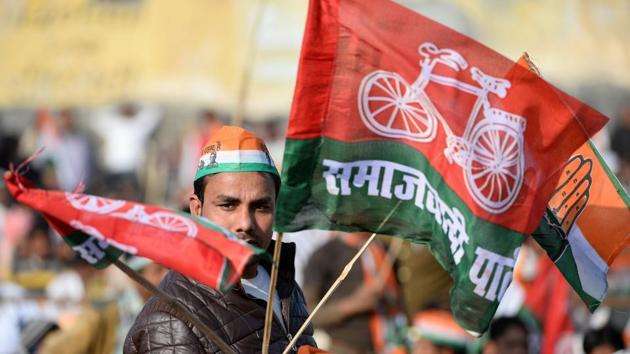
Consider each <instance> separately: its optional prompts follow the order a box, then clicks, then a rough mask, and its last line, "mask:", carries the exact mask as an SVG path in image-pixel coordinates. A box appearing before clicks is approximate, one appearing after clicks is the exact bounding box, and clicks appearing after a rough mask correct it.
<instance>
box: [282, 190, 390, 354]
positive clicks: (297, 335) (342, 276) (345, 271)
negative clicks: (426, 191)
mask: <svg viewBox="0 0 630 354" xmlns="http://www.w3.org/2000/svg"><path fill="white" fill-rule="evenodd" d="M401 202H402V200H399V201H398V203H397V204H396V206H395V207H394V209H392V211H390V212H389V214H387V216H386V217H385V219H383V221H382V222H381V224H380V225H379V226H378V227H377V228H376V232H374V233H373V234H372V235H371V236H370V238H369V239H368V240H367V241H366V242H365V244H364V245H363V246H361V249H359V251H358V252H357V254H355V255H354V257H352V259H351V260H350V262H348V264H346V266H345V267H344V268H343V270H342V271H341V274H339V277H338V278H337V280H335V282H334V283H333V285H331V287H330V289H328V291H327V292H326V294H325V295H324V297H322V299H321V300H319V303H318V304H317V306H315V308H314V309H313V312H311V314H310V315H309V316H308V318H307V319H306V321H304V323H303V324H302V326H301V327H300V329H298V331H297V332H296V333H295V336H294V337H293V339H291V342H289V344H288V345H287V347H286V348H284V351H283V352H282V354H287V353H289V351H290V350H291V348H292V347H293V346H294V345H295V343H297V340H298V339H299V338H300V336H301V335H302V333H303V332H304V330H306V327H307V326H308V325H309V323H311V321H312V320H313V317H314V316H315V314H316V313H317V311H319V309H320V308H321V307H322V306H323V305H324V304H325V303H326V301H328V298H329V297H330V296H331V295H332V294H333V293H334V292H335V290H337V287H339V284H341V282H342V281H344V280H345V279H346V277H347V276H348V273H350V270H351V269H352V266H354V264H355V263H356V261H357V260H358V259H359V257H361V255H362V254H363V252H365V250H366V249H367V248H368V246H369V245H370V243H371V242H372V241H373V240H374V239H375V238H376V233H377V232H379V231H380V230H381V228H382V227H383V225H385V223H387V221H389V218H390V217H391V216H392V215H394V212H395V211H396V209H398V206H400V203H401Z"/></svg>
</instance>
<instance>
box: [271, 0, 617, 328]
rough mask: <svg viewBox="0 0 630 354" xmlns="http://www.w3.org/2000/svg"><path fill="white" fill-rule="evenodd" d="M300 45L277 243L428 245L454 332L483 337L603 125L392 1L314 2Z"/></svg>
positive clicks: (503, 61)
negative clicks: (449, 284) (318, 232)
mask: <svg viewBox="0 0 630 354" xmlns="http://www.w3.org/2000/svg"><path fill="white" fill-rule="evenodd" d="M304 33H305V34H304V41H303V45H302V54H301V62H300V68H299V72H298V81H297V84H296V89H295V95H294V101H293V105H292V109H291V116H290V122H289V128H288V131H287V143H286V148H285V156H284V164H283V173H282V176H283V183H282V189H281V192H280V195H279V200H278V210H277V213H276V228H277V230H278V231H297V230H302V229H308V228H323V229H337V230H345V231H373V232H379V233H383V234H388V235H395V236H398V237H402V238H405V239H407V240H410V241H413V242H422V243H426V244H428V246H429V248H430V250H431V251H432V252H433V254H434V255H435V257H436V258H437V260H438V261H439V262H440V264H441V265H442V266H443V267H444V268H445V269H446V270H447V271H449V272H450V274H451V276H452V277H453V279H454V287H453V289H452V290H451V307H452V311H453V313H454V315H455V318H456V320H457V322H458V323H459V324H460V325H461V326H463V327H464V328H466V329H468V330H470V331H471V332H478V333H479V332H483V331H485V330H486V328H487V327H488V324H489V322H490V321H491V319H492V316H493V314H494V312H495V310H496V307H497V305H498V302H499V300H500V299H501V296H502V295H503V293H504V291H505V289H506V288H507V286H508V284H509V283H510V281H511V278H512V271H513V267H514V263H515V259H516V255H517V253H518V249H519V246H520V245H521V243H522V241H523V240H524V238H525V237H526V236H527V235H529V234H530V233H531V232H533V231H534V229H536V227H537V226H538V224H539V221H540V218H541V216H542V214H543V212H544V210H545V207H546V205H547V202H548V200H549V198H550V196H551V193H552V192H553V190H554V188H555V185H556V179H557V176H558V175H557V174H556V172H557V171H558V170H559V169H560V167H561V165H562V164H563V163H564V162H565V161H566V160H567V159H568V157H569V156H570V154H571V153H572V152H573V151H575V149H577V148H578V147H579V146H580V145H582V144H583V143H584V141H585V140H586V139H587V138H588V137H589V136H591V135H592V134H594V133H595V132H596V131H598V130H599V129H601V127H602V126H603V125H604V124H605V122H606V121H607V119H606V118H605V117H604V116H602V115H601V114H599V113H597V112H595V111H593V110H592V109H590V108H588V107H587V106H585V105H580V107H579V108H580V112H581V114H580V115H577V116H576V115H574V112H573V111H572V110H570V109H568V107H567V106H566V105H565V104H564V101H562V100H560V99H559V98H558V95H557V94H556V89H555V88H554V87H553V86H551V85H550V84H548V83H547V82H545V81H544V80H542V79H541V78H539V77H537V76H536V75H535V74H533V73H531V72H529V71H528V70H527V69H525V68H523V67H521V66H518V65H515V63H514V62H512V61H510V60H508V59H507V58H504V57H503V56H501V55H499V54H498V53H496V52H494V51H492V50H491V49H489V48H487V47H485V46H483V45H481V44H479V43H477V42H475V41H474V40H472V39H470V38H467V37H466V36H464V35H462V34H459V33H457V32H455V31H453V30H451V29H449V28H447V27H445V26H443V25H440V24H439V23H436V22H434V21H431V20H429V19H427V18H425V17H423V16H421V15H418V14H416V13H414V12H413V11H410V10H408V9H406V8H404V7H402V6H400V5H397V4H395V3H394V2H391V1H387V0H373V1H361V0H321V1H311V5H310V9H309V15H308V19H307V24H306V30H305V32H304ZM576 102H577V101H576ZM550 117H551V118H550ZM394 208H396V209H395V210H394ZM392 210H393V212H392ZM390 212H392V213H391V217H390V218H389V220H387V221H386V222H385V223H384V224H383V225H382V227H380V225H381V223H383V221H384V219H385V218H386V216H387V215H388V214H390Z"/></svg>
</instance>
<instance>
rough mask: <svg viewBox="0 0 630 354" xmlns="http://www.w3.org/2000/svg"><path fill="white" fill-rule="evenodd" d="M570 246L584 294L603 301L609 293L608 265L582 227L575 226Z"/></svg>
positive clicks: (572, 230)
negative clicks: (585, 236) (587, 238)
mask: <svg viewBox="0 0 630 354" xmlns="http://www.w3.org/2000/svg"><path fill="white" fill-rule="evenodd" d="M568 239H569V244H570V245H571V252H572V253H573V258H574V259H575V264H576V265H577V270H578V275H579V276H580V283H581V284H582V289H584V292H586V293H587V294H589V295H590V296H592V297H594V298H595V299H597V300H599V301H602V300H603V299H604V296H606V292H607V291H608V282H607V281H606V274H608V265H607V264H606V262H604V260H603V259H602V258H601V257H600V256H599V254H597V251H595V249H593V247H592V246H591V245H590V243H588V241H587V240H586V239H585V238H584V234H582V230H580V227H579V226H578V225H577V224H575V225H573V227H572V228H571V231H570V232H569V237H568Z"/></svg>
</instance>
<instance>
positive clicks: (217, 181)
mask: <svg viewBox="0 0 630 354" xmlns="http://www.w3.org/2000/svg"><path fill="white" fill-rule="evenodd" d="M205 192H206V193H205V194H206V196H212V197H215V198H218V197H221V198H232V199H243V198H248V199H250V198H251V199H262V198H272V199H273V197H274V193H275V185H274V182H273V178H272V177H271V176H269V175H268V174H266V173H263V172H222V173H217V174H214V175H210V176H208V182H207V184H206V191H205Z"/></svg>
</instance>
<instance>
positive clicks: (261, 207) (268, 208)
mask: <svg viewBox="0 0 630 354" xmlns="http://www.w3.org/2000/svg"><path fill="white" fill-rule="evenodd" d="M256 210H258V211H265V212H266V211H271V205H266V204H265V205H259V206H257V207H256Z"/></svg>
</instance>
